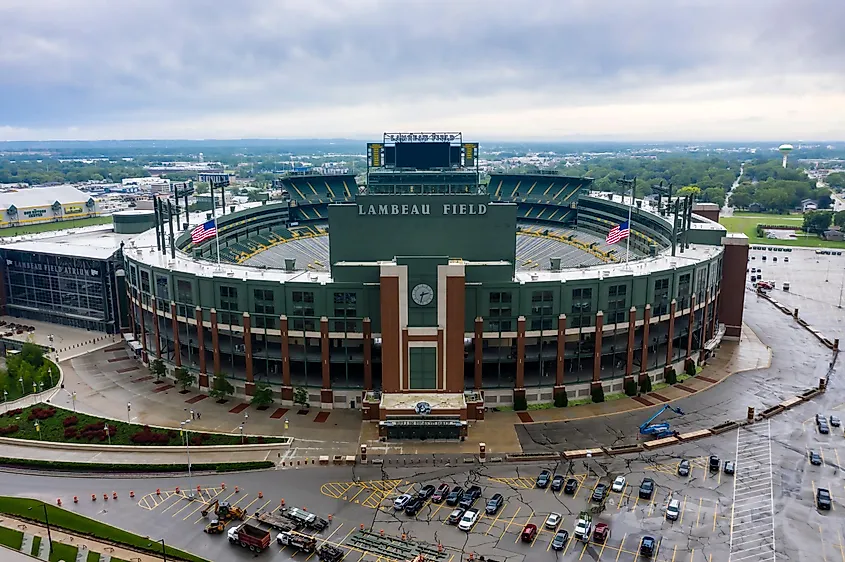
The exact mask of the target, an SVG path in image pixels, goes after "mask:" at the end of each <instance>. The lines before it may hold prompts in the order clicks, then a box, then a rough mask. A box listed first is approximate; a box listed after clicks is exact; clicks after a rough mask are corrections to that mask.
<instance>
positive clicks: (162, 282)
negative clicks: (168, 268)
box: [156, 275, 170, 301]
mask: <svg viewBox="0 0 845 562" xmlns="http://www.w3.org/2000/svg"><path fill="white" fill-rule="evenodd" d="M156 296H157V297H158V298H159V299H162V300H163V301H170V285H169V284H168V282H167V277H166V276H164V275H156Z"/></svg>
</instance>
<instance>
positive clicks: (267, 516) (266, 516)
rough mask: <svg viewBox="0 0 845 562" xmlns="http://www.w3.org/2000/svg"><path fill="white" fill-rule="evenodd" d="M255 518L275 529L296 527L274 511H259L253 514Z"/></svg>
mask: <svg viewBox="0 0 845 562" xmlns="http://www.w3.org/2000/svg"><path fill="white" fill-rule="evenodd" d="M255 519H256V520H257V521H258V522H259V523H264V524H265V525H269V526H270V527H272V528H273V529H275V530H277V531H292V530H293V529H294V528H295V527H296V525H294V524H293V523H292V522H291V520H290V519H288V518H286V517H282V516H281V515H277V514H275V513H261V512H260V511H259V512H257V513H256V514H255Z"/></svg>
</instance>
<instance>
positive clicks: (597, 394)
mask: <svg viewBox="0 0 845 562" xmlns="http://www.w3.org/2000/svg"><path fill="white" fill-rule="evenodd" d="M590 396H591V397H592V399H593V402H597V403H598V402H604V387H603V386H602V385H600V384H596V385H593V388H592V390H590Z"/></svg>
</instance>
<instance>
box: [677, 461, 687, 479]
mask: <svg viewBox="0 0 845 562" xmlns="http://www.w3.org/2000/svg"><path fill="white" fill-rule="evenodd" d="M689 473H690V464H689V461H688V460H687V459H683V460H682V461H681V462H680V463H679V464H678V476H689Z"/></svg>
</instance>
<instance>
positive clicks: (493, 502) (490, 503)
mask: <svg viewBox="0 0 845 562" xmlns="http://www.w3.org/2000/svg"><path fill="white" fill-rule="evenodd" d="M504 504H505V498H504V497H503V496H502V494H493V497H492V498H490V499H489V500H487V508H486V511H487V514H488V515H495V514H496V512H497V511H499V508H501V507H502V506H503V505H504Z"/></svg>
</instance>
